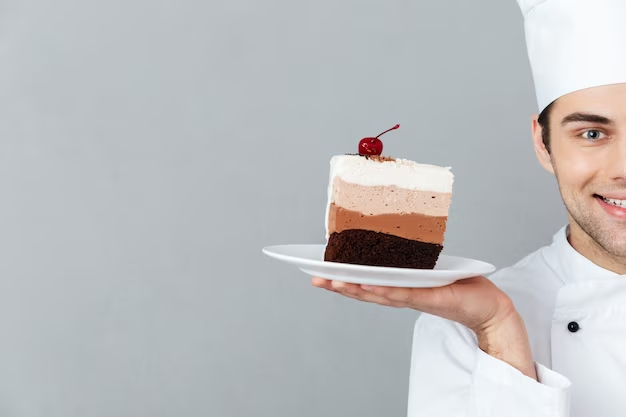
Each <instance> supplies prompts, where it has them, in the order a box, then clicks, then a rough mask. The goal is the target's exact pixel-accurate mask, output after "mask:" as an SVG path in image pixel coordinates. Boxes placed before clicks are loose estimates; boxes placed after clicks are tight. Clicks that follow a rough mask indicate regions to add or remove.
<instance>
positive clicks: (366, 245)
mask: <svg viewBox="0 0 626 417" xmlns="http://www.w3.org/2000/svg"><path fill="white" fill-rule="evenodd" d="M442 249H443V246H441V245H438V244H434V243H424V242H419V241H416V240H410V239H405V238H402V237H398V236H393V235H388V234H385V233H378V232H373V231H370V230H358V229H357V230H344V231H343V232H340V233H332V234H331V235H330V237H329V239H328V244H327V245H326V252H325V254H324V260H325V261H329V262H341V263H348V264H358V265H369V266H386V267H395V268H414V269H433V268H434V267H435V265H436V263H437V259H438V258H439V254H440V253H441V251H442Z"/></svg>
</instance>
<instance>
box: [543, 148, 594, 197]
mask: <svg viewBox="0 0 626 417" xmlns="http://www.w3.org/2000/svg"><path fill="white" fill-rule="evenodd" d="M602 160H603V159H602V157H601V155H598V152H594V150H593V149H592V148H584V147H581V146H574V145H571V144H564V145H560V146H557V147H555V148H554V149H553V161H554V163H555V170H556V173H557V176H558V181H559V185H560V186H561V187H562V188H567V190H568V191H569V192H576V191H580V190H582V189H584V188H585V186H586V185H587V184H589V183H591V182H592V181H593V180H594V179H595V178H596V177H597V175H598V172H599V171H600V170H601V169H602Z"/></svg>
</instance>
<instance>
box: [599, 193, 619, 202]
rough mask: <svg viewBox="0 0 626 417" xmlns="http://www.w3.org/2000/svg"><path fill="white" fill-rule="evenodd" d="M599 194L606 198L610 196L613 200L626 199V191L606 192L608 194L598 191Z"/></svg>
mask: <svg viewBox="0 0 626 417" xmlns="http://www.w3.org/2000/svg"><path fill="white" fill-rule="evenodd" d="M596 195H597V196H602V197H604V198H610V199H612V200H626V193H614V194H611V193H606V194H600V193H596Z"/></svg>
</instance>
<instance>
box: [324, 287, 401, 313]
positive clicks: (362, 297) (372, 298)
mask: <svg viewBox="0 0 626 417" xmlns="http://www.w3.org/2000/svg"><path fill="white" fill-rule="evenodd" d="M332 287H333V289H334V290H335V291H336V292H338V293H340V294H341V295H344V296H346V297H349V298H353V299H355V300H359V301H364V302H367V303H373V304H379V305H382V306H386V307H396V308H403V307H406V305H405V304H403V303H398V302H394V301H393V300H390V299H388V298H385V297H381V296H379V295H376V294H372V293H370V292H367V291H364V290H363V289H362V288H361V287H360V286H359V285H356V284H348V283H345V282H339V281H333V282H332Z"/></svg>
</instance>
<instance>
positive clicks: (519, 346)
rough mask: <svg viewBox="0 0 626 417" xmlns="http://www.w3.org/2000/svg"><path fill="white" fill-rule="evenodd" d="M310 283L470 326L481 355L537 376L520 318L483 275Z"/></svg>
mask: <svg viewBox="0 0 626 417" xmlns="http://www.w3.org/2000/svg"><path fill="white" fill-rule="evenodd" d="M312 284H313V285H314V286H315V287H318V288H323V289H326V290H329V291H332V292H336V293H339V294H342V295H344V296H346V297H349V298H353V299H356V300H360V301H365V302H370V303H375V304H380V305H383V306H390V307H396V308H411V309H414V310H417V311H421V312H423V313H427V314H431V315H435V316H439V317H442V318H445V319H448V320H452V321H455V322H457V323H460V324H462V325H464V326H465V327H467V328H469V329H471V330H473V331H474V333H476V335H477V337H478V345H479V347H480V349H482V350H483V351H484V352H486V353H487V354H489V355H491V356H494V357H496V358H498V359H500V360H502V361H504V362H506V363H508V364H510V365H511V366H513V367H515V368H516V369H518V370H519V371H521V372H522V373H524V374H525V375H526V376H528V377H530V378H533V379H535V380H536V379H537V376H536V372H535V367H534V361H533V357H532V352H531V350H530V343H529V341H528V335H527V333H526V328H525V327H524V322H523V320H522V318H521V317H520V316H519V314H518V313H517V311H516V310H515V307H514V305H513V302H512V301H511V299H510V298H509V297H508V296H507V295H506V294H505V293H504V292H503V291H502V290H500V289H499V288H498V287H496V285H495V284H494V283H492V282H491V281H489V280H488V279H487V278H485V277H475V278H470V279H464V280H460V281H457V282H455V283H453V284H450V285H447V286H444V287H437V288H394V287H380V286H368V285H357V284H349V283H345V282H339V281H329V280H326V279H322V278H313V281H312Z"/></svg>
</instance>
